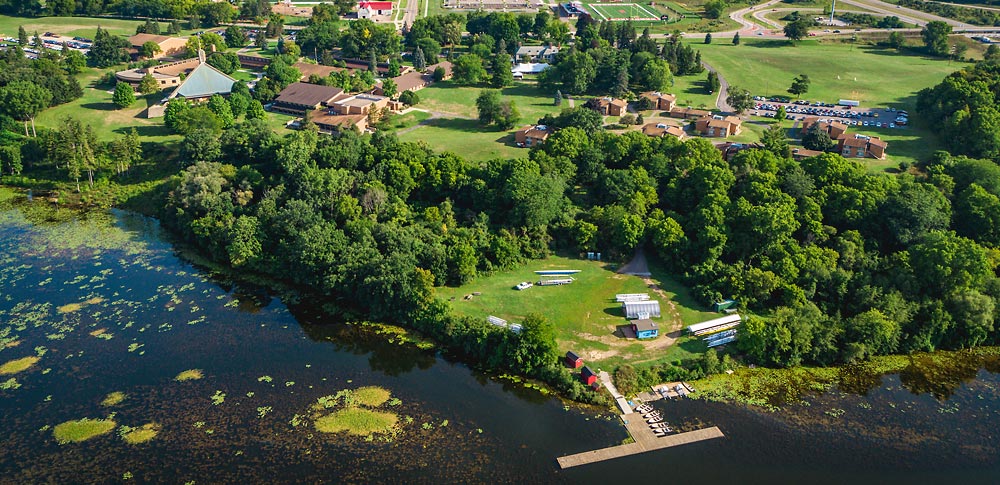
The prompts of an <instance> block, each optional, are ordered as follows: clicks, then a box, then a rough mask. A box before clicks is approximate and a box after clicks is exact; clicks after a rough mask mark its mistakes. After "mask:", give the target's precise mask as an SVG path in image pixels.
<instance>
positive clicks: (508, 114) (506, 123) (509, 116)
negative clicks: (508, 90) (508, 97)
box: [496, 101, 521, 130]
mask: <svg viewBox="0 0 1000 485" xmlns="http://www.w3.org/2000/svg"><path fill="white" fill-rule="evenodd" d="M518 121H521V113H520V112H519V111H518V110H517V106H515V105H514V102H513V101H504V102H503V103H501V104H500V115H499V116H498V117H497V119H496V124H497V127H498V128H500V129H501V130H509V129H511V128H513V127H514V125H516V124H517V122H518Z"/></svg>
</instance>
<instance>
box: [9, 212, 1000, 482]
mask: <svg viewBox="0 0 1000 485" xmlns="http://www.w3.org/2000/svg"><path fill="white" fill-rule="evenodd" d="M43 204H44V203H41V202H37V201H36V202H34V203H25V202H11V201H7V202H0V365H4V364H5V363H10V362H14V361H18V362H21V363H27V364H28V365H27V366H20V367H26V368H23V369H22V368H20V367H18V368H16V369H15V368H14V367H6V366H5V367H3V369H5V370H4V372H3V374H4V375H0V409H2V413H0V429H3V430H4V432H3V433H0V482H3V483H19V484H20V483H39V482H54V483H108V482H122V481H135V482H146V483H271V482H298V483H343V482H352V483H358V482H377V483H383V482H394V483H398V482H405V483H451V482H466V483H470V482H471V483H480V482H490V483H494V482H496V483H504V482H520V483H551V482H557V483H563V482H565V483H579V482H582V483H599V482H605V483H606V482H609V481H621V480H633V479H638V480H654V481H655V483H665V482H668V481H675V480H684V481H689V482H693V483H843V482H846V481H851V482H854V483H908V484H912V483H925V482H926V483H930V482H939V481H940V480H942V479H945V480H950V481H961V482H963V483H996V482H997V481H1000V376H998V374H997V373H996V372H997V371H998V370H1000V368H998V367H1000V366H997V365H996V362H993V361H990V362H982V363H979V362H977V363H976V364H975V366H973V368H967V369H964V370H963V372H962V373H961V375H960V376H959V377H958V378H956V377H955V376H954V375H951V374H948V375H944V374H947V373H943V372H935V371H934V369H931V370H930V371H928V372H925V373H924V374H921V375H920V376H916V377H915V376H913V375H910V374H906V373H902V374H900V375H886V376H881V377H876V378H874V379H873V380H871V382H867V383H866V385H864V386H860V387H858V388H855V389H849V390H834V391H831V392H827V393H823V394H810V395H807V396H806V397H805V398H804V399H803V400H802V401H798V402H795V403H792V404H788V405H786V406H785V407H784V408H783V409H782V410H780V411H777V412H769V411H764V410H758V409H755V408H750V407H746V406H742V405H735V404H724V403H713V402H703V401H696V400H686V401H676V402H660V403H657V407H659V408H661V409H662V410H663V411H664V414H665V415H666V416H667V419H668V421H669V422H671V423H672V424H673V425H675V427H677V428H679V429H681V430H691V429H696V428H700V427H704V426H718V427H719V428H720V429H722V431H723V433H725V434H726V438H723V439H718V440H712V441H707V442H702V443H698V444H694V445H689V446H684V447H678V448H672V449H668V450H663V451H658V452H653V453H648V454H644V455H638V456H633V457H628V458H624V459H619V460H613V461H609V462H604V463H600V464H595V465H589V466H584V467H579V468H574V469H569V470H559V469H558V466H557V464H556V461H555V459H556V457H558V456H561V455H565V454H571V453H577V452H581V451H586V450H590V449H595V448H601V447H606V446H610V445H614V444H618V443H620V442H621V441H622V440H623V439H625V438H626V437H627V434H626V433H625V430H624V428H623V427H622V426H621V425H619V424H618V422H617V419H618V418H617V415H615V414H613V413H611V412H610V411H609V410H601V409H595V408H589V407H582V406H578V405H575V404H569V403H564V402H563V401H561V400H559V399H557V398H555V397H552V396H551V395H547V394H543V393H541V392H539V391H538V390H535V389H531V388H527V387H525V386H523V385H522V384H519V383H516V382H512V381H511V380H509V379H503V378H500V377H496V376H490V375H485V374H483V373H480V372H477V371H475V370H473V369H470V368H469V367H468V366H466V365H464V364H462V363H457V362H452V361H449V360H447V359H445V358H443V357H441V356H440V355H439V354H438V353H436V352H435V351H434V350H433V349H427V348H422V347H424V346H421V345H415V344H413V343H409V342H407V341H406V339H405V338H403V337H401V336H400V335H398V334H397V333H396V332H394V331H393V330H392V329H391V327H383V326H373V325H363V324H348V323H344V322H341V321H339V320H338V319H337V318H336V316H327V315H322V314H321V313H320V312H317V311H316V310H314V309H313V308H314V306H313V305H310V303H314V302H292V301H284V300H282V299H281V298H279V297H277V296H276V295H274V294H273V293H271V292H269V291H268V290H267V289H266V288H262V287H259V286H255V285H253V284H249V283H242V282H238V281H233V280H232V279H230V278H228V277H226V276H220V275H217V274H213V273H212V272H210V271H207V270H204V269H201V268H199V267H197V266H195V265H193V264H192V263H190V262H189V261H188V258H185V257H182V256H181V255H180V254H179V252H178V249H177V247H176V246H175V245H174V244H172V243H171V242H170V239H169V237H168V236H167V235H166V234H164V233H163V232H162V231H161V229H160V228H159V226H158V224H157V222H156V221H155V220H154V219H150V218H146V217H142V216H138V215H135V214H131V213H127V212H121V211H111V212H89V213H77V212H71V211H67V210H59V211H56V210H52V209H51V208H48V207H46V206H45V205H43ZM26 358H31V359H28V360H25V359H26ZM36 358H37V360H35V359H36ZM967 367H968V366H967ZM185 371H188V372H186V373H185ZM182 373H185V374H182ZM183 376H187V377H190V378H189V379H179V377H183ZM928 376H930V378H928ZM938 378H939V379H941V380H943V381H945V382H943V383H938V382H937V381H936V380H935V379H938ZM922 379H923V380H922ZM928 379H929V380H928ZM370 386H378V387H380V388H383V389H385V390H387V391H388V392H389V394H390V395H389V396H387V397H388V399H386V398H383V399H378V400H376V401H377V402H373V403H365V402H364V400H362V399H361V398H360V396H361V395H362V394H363V392H364V391H359V389H362V390H363V389H367V388H370ZM911 389H913V391H911ZM848 391H850V392H848ZM112 393H121V394H124V398H123V399H122V396H121V395H115V394H112ZM112 396H117V397H116V398H114V399H111V397H112ZM346 409H363V410H366V412H371V413H373V414H377V415H379V416H391V418H392V419H394V420H395V422H396V424H395V425H394V426H393V427H392V431H391V432H388V433H373V434H367V435H352V434H349V433H346V432H337V433H325V432H321V431H319V430H317V428H316V422H317V421H321V420H323V419H324V417H326V416H331V415H335V414H337V413H339V412H340V411H343V410H346ZM82 418H89V419H91V420H97V419H104V420H109V421H106V423H107V424H108V427H110V426H112V425H111V423H110V421H113V422H114V423H113V428H111V429H110V430H105V431H107V432H106V433H105V434H101V435H98V436H95V437H92V438H90V439H87V440H85V441H80V442H67V443H65V444H60V442H59V441H58V440H57V433H56V432H55V431H56V429H57V425H59V424H60V423H65V422H68V421H73V420H79V419H82ZM143 426H146V427H145V428H143ZM59 429H62V428H59ZM136 429H140V430H141V429H148V430H153V431H155V433H150V434H151V435H152V434H155V436H152V438H151V439H149V440H148V441H145V442H141V443H130V442H128V441H126V439H125V438H126V437H128V436H133V437H134V436H139V435H130V431H135V430H136ZM60 436H61V437H63V438H65V437H64V436H63V435H60ZM148 438H149V436H148V435H147V436H146V439H148Z"/></svg>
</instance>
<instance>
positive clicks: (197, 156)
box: [181, 129, 222, 165]
mask: <svg viewBox="0 0 1000 485" xmlns="http://www.w3.org/2000/svg"><path fill="white" fill-rule="evenodd" d="M181 158H182V159H183V160H185V163H184V165H190V164H193V163H195V162H214V161H217V160H219V159H220V158H222V144H221V143H220V141H219V136H218V135H217V134H216V133H215V132H214V131H212V130H206V129H196V130H193V131H191V132H190V133H188V134H187V135H186V136H185V137H184V141H183V142H181Z"/></svg>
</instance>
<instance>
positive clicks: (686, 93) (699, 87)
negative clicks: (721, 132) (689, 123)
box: [669, 72, 718, 109]
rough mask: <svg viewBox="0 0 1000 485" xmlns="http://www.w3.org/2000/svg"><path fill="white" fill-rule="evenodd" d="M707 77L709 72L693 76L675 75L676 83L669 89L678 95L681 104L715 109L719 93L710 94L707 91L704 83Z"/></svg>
mask: <svg viewBox="0 0 1000 485" xmlns="http://www.w3.org/2000/svg"><path fill="white" fill-rule="evenodd" d="M707 77H708V73H707V72H702V73H700V74H694V75H691V76H674V85H673V87H671V88H669V91H670V92H671V93H672V94H674V95H675V96H677V104H678V105H679V106H690V107H692V108H703V109H715V98H716V97H717V96H718V94H717V93H712V94H708V92H706V91H705V87H704V84H705V79H706V78H707Z"/></svg>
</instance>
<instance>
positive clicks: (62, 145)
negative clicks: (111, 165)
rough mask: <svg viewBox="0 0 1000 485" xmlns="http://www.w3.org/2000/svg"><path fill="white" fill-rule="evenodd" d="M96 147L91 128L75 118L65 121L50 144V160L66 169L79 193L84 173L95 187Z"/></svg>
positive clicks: (48, 151)
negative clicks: (81, 177)
mask: <svg viewBox="0 0 1000 485" xmlns="http://www.w3.org/2000/svg"><path fill="white" fill-rule="evenodd" d="M96 145H97V141H96V139H95V137H94V132H93V130H92V129H91V128H90V126H89V125H83V124H82V123H80V121H79V120H77V119H75V118H66V119H65V120H63V122H62V124H61V125H60V126H59V129H58V130H56V131H55V133H54V135H53V137H52V140H51V141H50V143H49V146H48V150H47V155H48V159H49V160H51V161H53V162H55V164H56V165H57V166H61V167H66V171H67V173H68V175H69V177H70V179H71V180H73V181H75V182H76V190H77V192H79V191H80V176H81V175H82V173H83V172H84V171H86V172H87V178H88V180H89V181H90V186H91V187H93V185H94V172H95V171H96V170H97V156H96V153H95V149H96Z"/></svg>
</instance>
